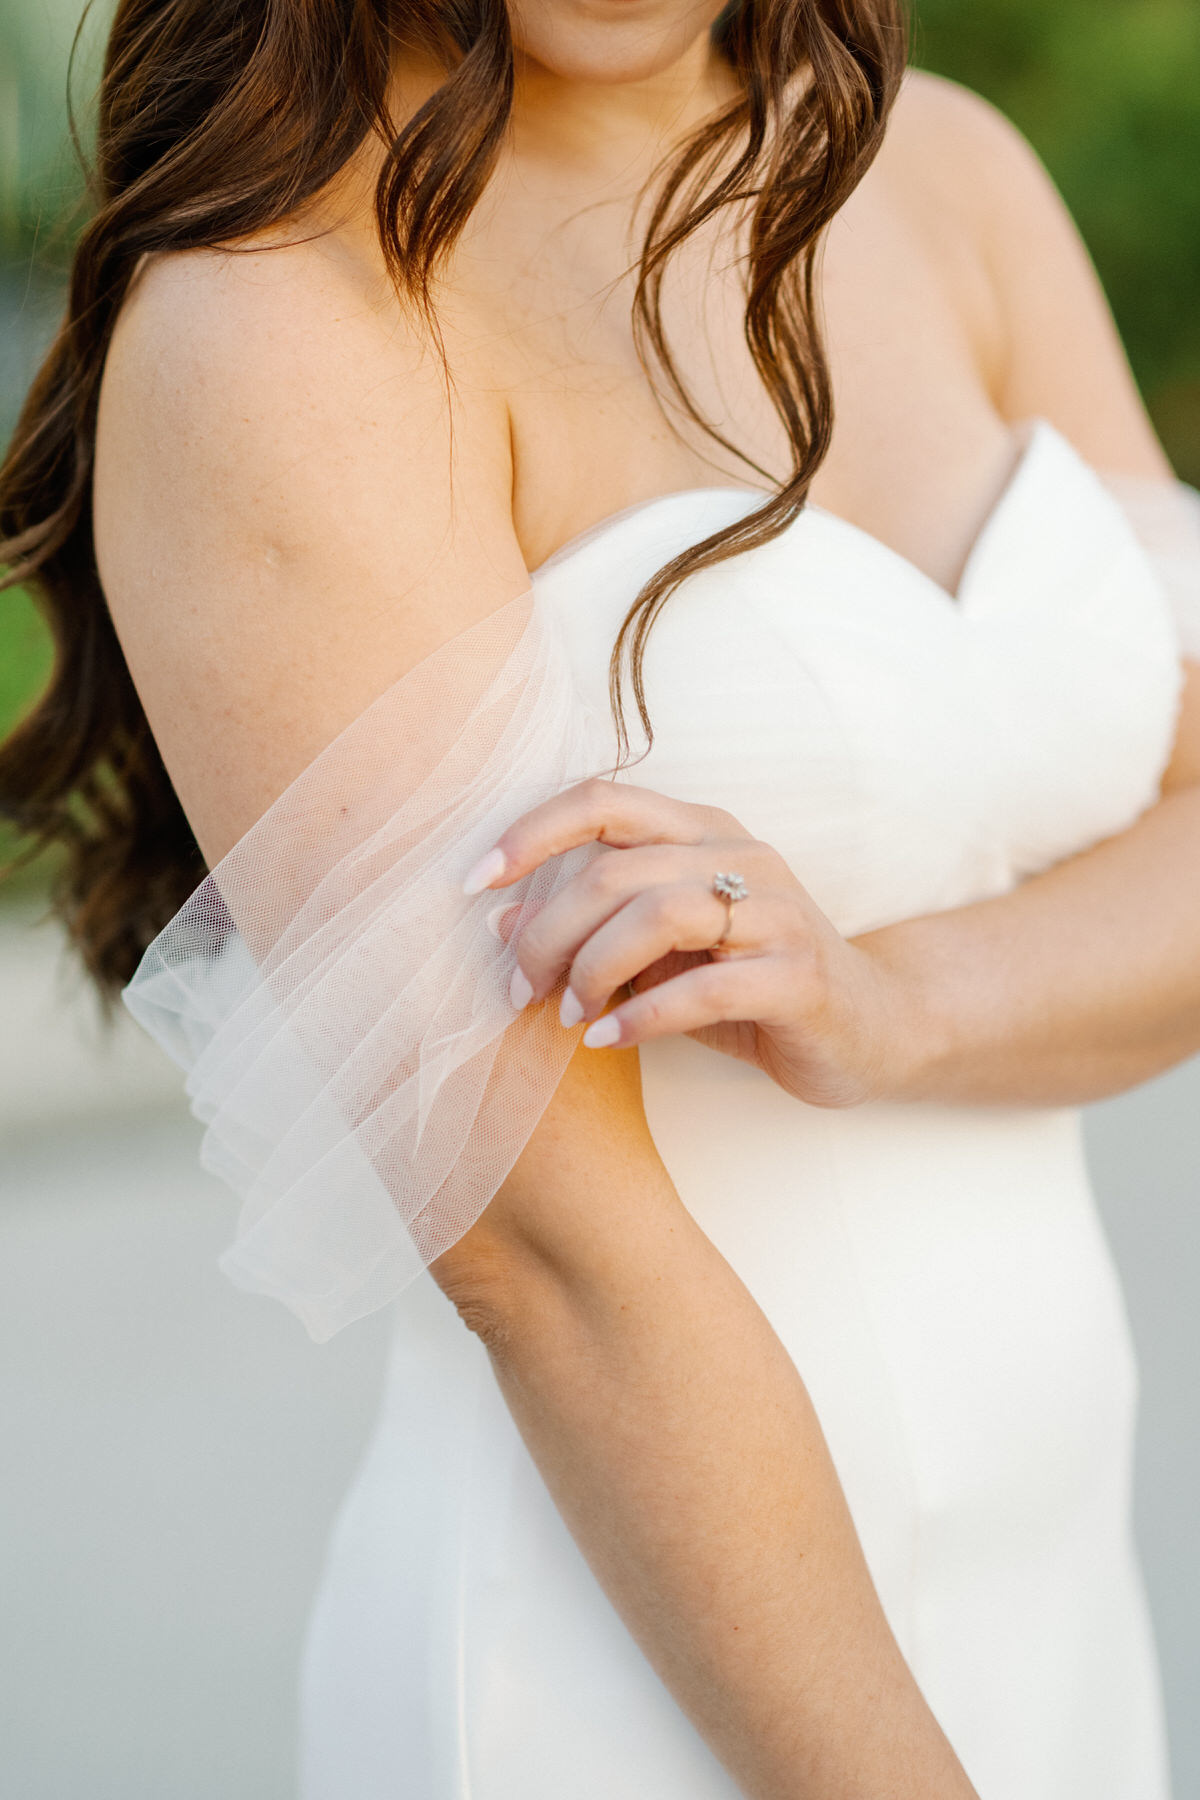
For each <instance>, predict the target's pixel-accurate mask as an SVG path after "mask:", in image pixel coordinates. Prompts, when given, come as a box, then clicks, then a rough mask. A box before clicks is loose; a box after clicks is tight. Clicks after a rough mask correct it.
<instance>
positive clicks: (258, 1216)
mask: <svg viewBox="0 0 1200 1800" xmlns="http://www.w3.org/2000/svg"><path fill="white" fill-rule="evenodd" d="M610 754H611V737H610V734H609V732H608V730H606V729H605V728H604V726H602V724H601V722H600V721H599V720H598V719H597V718H596V717H595V715H594V714H592V713H590V712H589V711H588V709H587V708H586V706H584V705H583V704H582V703H581V701H580V698H579V695H578V692H577V689H576V686H575V684H574V682H573V680H572V676H571V672H570V668H569V665H568V663H567V660H566V656H565V652H564V648H563V646H562V644H561V642H560V641H559V640H558V638H557V635H556V632H555V630H554V629H553V626H552V624H551V623H550V622H548V621H547V620H546V619H544V618H543V617H542V616H541V613H540V612H539V608H538V605H537V601H536V598H535V595H534V593H533V591H532V590H530V592H528V593H526V594H525V595H522V596H521V597H520V598H519V599H517V600H514V601H512V602H510V603H509V604H508V605H506V606H504V607H502V608H500V610H499V611H497V612H496V613H493V614H492V615H491V616H490V617H488V618H487V619H485V620H484V621H483V622H482V623H480V624H478V625H475V626H473V627H471V628H470V629H469V630H467V631H465V632H463V633H462V634H461V635H460V636H458V637H456V638H454V639H453V640H452V641H451V642H449V643H448V644H446V645H444V646H443V647H442V648H440V649H439V650H436V651H435V652H434V653H433V654H432V655H431V656H429V657H428V658H426V659H425V660H424V661H423V662H422V663H420V664H419V665H418V666H417V667H416V668H415V669H413V670H412V671H411V672H410V673H409V674H408V675H406V676H404V677H403V678H402V679H401V680H400V681H398V682H396V683H395V685H394V686H392V687H390V688H389V689H388V690H387V691H386V692H385V693H383V694H382V695H381V696H380V697H379V699H377V700H376V701H375V702H374V703H373V704H372V705H371V706H370V707H369V708H368V709H367V710H366V712H364V713H363V714H362V715H361V716H360V717H359V718H357V719H356V720H355V721H354V722H353V723H352V724H351V725H350V726H349V727H348V728H347V729H346V730H345V731H343V732H342V733H341V735H340V736H339V737H337V738H336V739H335V740H334V742H333V743H331V744H330V745H329V746H328V748H327V749H326V750H325V751H324V752H323V753H322V754H321V755H320V756H319V757H318V758H317V759H316V761H315V762H313V763H312V764H311V765H310V766H309V767H308V768H307V769H305V770H304V772H303V773H302V774H301V775H300V776H299V777H298V778H297V779H296V780H295V781H294V782H293V783H292V784H291V786H290V787H289V788H287V790H286V791H285V792H284V793H283V794H282V795H280V797H279V798H278V799H277V800H276V801H275V803H274V804H273V805H272V806H271V808H270V809H269V811H267V812H266V813H265V814H264V816H263V817H262V818H261V819H260V820H259V821H258V823H257V824H256V825H254V826H253V828H252V829H251V830H250V831H249V832H247V834H246V836H245V837H244V838H242V839H241V840H240V842H239V843H237V844H236V845H235V846H234V848H233V849H232V850H231V851H230V852H229V854H228V855H227V856H225V857H224V858H223V860H222V861H221V862H220V863H218V865H217V866H216V867H215V868H214V869H213V871H212V873H211V874H210V875H209V876H208V878H207V879H206V880H205V882H204V883H203V885H202V886H201V887H200V888H199V889H198V890H197V891H196V893H195V894H193V895H192V897H191V899H190V900H188V902H187V903H186V905H185V906H184V907H183V908H182V910H181V911H180V912H179V913H178V914H177V915H176V916H175V918H174V919H172V920H171V922H170V923H169V924H168V925H167V926H166V927H165V929H164V930H163V931H162V932H161V933H160V934H159V936H158V937H157V938H156V939H155V941H154V942H153V944H152V945H151V946H150V948H149V949H148V951H147V952H146V954H145V956H144V958H143V960H142V962H141V964H140V966H139V968H138V970H137V972H136V974H135V975H134V977H133V980H132V981H131V983H130V984H129V986H128V987H127V988H126V990H125V994H124V999H125V1004H126V1005H127V1007H128V1009H129V1011H130V1012H131V1013H132V1014H133V1015H134V1017H135V1018H136V1019H138V1020H139V1021H140V1023H141V1024H142V1025H143V1026H144V1027H145V1028H146V1029H147V1030H148V1031H149V1032H150V1033H151V1035H152V1036H153V1037H155V1038H156V1039H157V1040H158V1041H159V1043H161V1044H162V1045H163V1046H164V1048H165V1049H166V1050H167V1051H168V1052H169V1053H170V1054H171V1055H172V1056H173V1057H174V1058H175V1060H176V1061H177V1062H178V1063H180V1065H181V1066H182V1067H183V1068H184V1069H185V1070H186V1072H187V1091H188V1094H189V1097H190V1101H191V1106H192V1110H193V1112H194V1113H195V1114H196V1116H197V1117H198V1118H199V1119H200V1120H201V1121H202V1122H203V1123H204V1125H205V1127H206V1130H205V1135H204V1141H203V1149H202V1157H203V1161H204V1163H205V1164H206V1166H207V1167H208V1168H210V1169H212V1170H213V1171H214V1172H215V1173H216V1174H218V1175H219V1176H221V1177H222V1178H223V1179H224V1180H225V1181H226V1182H228V1183H229V1185H230V1186H231V1187H233V1188H234V1189H235V1190H236V1192H237V1193H238V1194H239V1195H240V1196H241V1198H242V1202H243V1204H242V1209H241V1216H240V1220H239V1225H238V1230H237V1234H236V1238H235V1241H234V1242H233V1244H232V1245H231V1246H230V1248H229V1249H228V1250H227V1251H226V1253H225V1254H224V1256H223V1257H222V1259H221V1266H222V1268H223V1269H224V1271H225V1273H226V1274H227V1275H229V1276H230V1277H231V1278H232V1280H234V1281H235V1282H236V1283H237V1284H238V1285H239V1286H241V1287H244V1288H248V1289H251V1290H253V1291H256V1292H260V1293H264V1294H271V1295H274V1296H275V1297H276V1298H278V1299H280V1300H282V1301H284V1302H285V1303H286V1304H287V1305H288V1306H290V1307H291V1308H292V1309H293V1310H294V1311H295V1312H296V1313H297V1314H298V1315H299V1317H300V1318H301V1319H302V1320H303V1322H304V1324H305V1326H306V1327H307V1329H308V1330H309V1332H310V1333H311V1335H312V1336H313V1337H314V1338H316V1339H318V1340H324V1339H326V1338H328V1337H330V1336H332V1334H333V1333H334V1332H336V1331H338V1330H339V1329H340V1328H341V1327H342V1326H344V1325H346V1324H348V1323H349V1322H350V1321H351V1320H352V1319H355V1318H358V1317H361V1316H362V1315H363V1314H365V1313H368V1312H371V1311H374V1310H375V1309H376V1308H378V1307H380V1306H383V1305H385V1304H386V1303H387V1302H389V1301H390V1300H392V1299H393V1298H394V1297H395V1296H396V1295H397V1294H398V1293H399V1292H400V1291H401V1289H402V1288H403V1287H405V1286H406V1284H407V1283H408V1282H410V1281H411V1280H413V1279H414V1278H415V1277H416V1276H418V1275H419V1274H420V1273H421V1272H422V1271H423V1270H424V1268H425V1267H426V1266H427V1265H428V1263H429V1262H431V1261H432V1260H433V1259H434V1258H435V1257H436V1256H438V1255H440V1254H441V1252H442V1251H444V1250H446V1249H447V1248H448V1247H449V1246H450V1245H451V1244H453V1243H454V1242H455V1241H456V1240H457V1239H458V1238H459V1237H461V1236H462V1234H463V1233H464V1232H465V1231H466V1230H467V1229H468V1227H469V1226H470V1225H471V1224H472V1223H473V1222H474V1221H475V1220H476V1219H477V1218H478V1217H479V1215H480V1213H481V1212H482V1211H483V1209H484V1207H485V1206H486V1205H487V1203H488V1201H489V1199H490V1198H491V1197H492V1195H493V1194H494V1193H495V1191H496V1189H497V1188H498V1187H499V1185H500V1184H501V1182H502V1181H503V1180H504V1178H505V1176H506V1175H507V1173H508V1172H509V1170H510V1169H511V1167H512V1165H513V1163H514V1162H515V1161H516V1159H517V1157H518V1156H519V1154H520V1152H521V1149H522V1148H523V1146H524V1144H525V1143H526V1141H527V1140H528V1138H529V1136H530V1134H531V1133H532V1131H533V1129H534V1127H535V1126H536V1124H537V1121H538V1119H539V1118H540V1117H541V1115H542V1113H543V1112H544V1110H545V1108H546V1106H547V1104H548V1102H549V1100H550V1098H551V1096H552V1094H553V1092H554V1089H555V1087H556V1086H557V1084H558V1081H559V1079H560V1078H561V1076H562V1073H563V1070H564V1069H565V1067H566V1064H567V1061H568V1059H569V1057H570V1055H571V1052H572V1051H573V1050H574V1048H575V1042H576V1038H577V1035H578V1033H577V1032H573V1031H565V1030H564V1029H563V1027H562V1026H561V1025H560V1024H559V1022H558V1014H557V1006H556V1005H554V1004H553V1003H552V1002H547V1003H543V1004H542V1005H540V1006H533V1007H530V1008H527V1009H526V1011H524V1012H522V1013H516V1014H515V1013H514V1012H513V1009H512V1006H511V1004H510V1002H509V998H508V985H509V978H510V975H511V973H512V969H513V966H514V963H515V954H514V952H513V950H512V949H511V948H509V947H508V946H507V944H506V943H505V942H502V941H501V939H500V938H499V937H498V936H497V935H496V934H495V931H494V929H493V928H492V927H490V926H489V923H488V919H489V914H491V913H493V912H494V911H495V909H496V907H497V905H498V903H500V902H509V903H515V902H518V901H519V902H520V904H521V908H522V911H521V913H520V914H519V915H518V917H517V919H516V928H517V929H518V930H519V929H520V928H521V927H522V926H523V925H524V924H525V923H526V921H527V919H528V918H529V917H531V916H532V915H533V914H534V913H535V912H536V911H537V910H538V909H539V908H540V907H542V906H543V905H545V903H546V901H547V900H548V899H549V897H550V895H551V894H552V893H553V892H554V891H555V890H556V889H557V888H558V887H560V886H561V885H562V884H563V883H564V882H566V881H567V880H569V879H570V878H571V876H572V875H574V874H575V873H576V872H577V871H578V870H579V869H580V868H581V867H582V866H583V864H584V863H585V862H586V861H587V860H588V858H589V856H590V855H592V854H594V853H595V851H594V847H588V848H586V849H582V850H578V851H573V852H571V853H570V854H568V855H566V856H563V857H559V858H555V859H553V860H552V861H551V862H550V863H548V864H546V865H544V866H543V867H542V868H541V869H539V870H537V871H536V872H535V873H534V874H533V875H531V876H529V877H527V878H526V879H525V880H523V881H521V882H519V883H517V884H514V886H513V887H512V888H507V889H504V890H502V891H485V892H484V893H482V894H480V895H478V896H475V897H473V898H467V897H466V896H464V894H463V892H462V884H463V879H464V876H465V875H466V873H467V870H468V869H469V868H470V866H471V865H472V864H473V863H474V862H475V860H476V859H477V858H478V857H479V856H481V855H482V854H483V852H484V851H485V850H487V849H489V848H490V846H491V845H492V844H493V843H494V842H495V840H496V838H497V837H498V836H499V835H500V833H501V832H502V831H503V830H504V828H505V826H507V825H508V824H510V823H511V822H512V820H513V819H515V818H517V817H518V816H519V815H520V814H521V813H523V812H525V811H526V810H527V809H528V808H529V807H530V806H533V805H535V804H536V803H537V802H538V801H539V800H542V799H544V798H546V797H548V796H549V795H551V794H553V793H556V792H559V791H561V790H562V788H564V787H566V786H569V785H570V784H571V783H572V782H575V781H578V780H581V779H583V778H584V777H585V776H588V775H593V774H601V773H604V772H606V763H605V758H606V756H609V755H610ZM509 935H510V937H511V935H512V934H511V933H510V934H509Z"/></svg>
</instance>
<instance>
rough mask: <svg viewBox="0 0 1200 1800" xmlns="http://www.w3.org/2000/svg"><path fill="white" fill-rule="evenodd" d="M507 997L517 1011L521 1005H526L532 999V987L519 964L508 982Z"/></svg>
mask: <svg viewBox="0 0 1200 1800" xmlns="http://www.w3.org/2000/svg"><path fill="white" fill-rule="evenodd" d="M508 997H509V999H510V1000H511V1001H512V1003H513V1008H514V1010H515V1011H517V1012H520V1010H521V1008H522V1007H523V1006H528V1005H529V1002H530V1001H531V1000H532V999H533V988H532V986H531V985H530V982H529V979H528V977H527V976H526V974H525V971H524V969H522V968H521V967H520V966H519V965H518V967H517V968H515V969H514V970H513V972H512V980H511V981H510V982H509V984H508Z"/></svg>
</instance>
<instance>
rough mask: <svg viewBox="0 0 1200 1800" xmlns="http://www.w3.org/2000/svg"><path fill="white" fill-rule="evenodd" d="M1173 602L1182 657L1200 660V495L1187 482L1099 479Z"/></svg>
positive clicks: (1129, 477)
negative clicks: (1127, 521)
mask: <svg viewBox="0 0 1200 1800" xmlns="http://www.w3.org/2000/svg"><path fill="white" fill-rule="evenodd" d="M1101 479H1102V481H1103V482H1104V485H1105V486H1106V487H1107V488H1108V490H1109V492H1110V493H1111V494H1112V496H1113V498H1114V499H1115V500H1117V501H1118V502H1119V503H1120V505H1121V506H1122V507H1123V508H1124V511H1125V514H1126V517H1127V518H1128V520H1129V523H1130V525H1131V526H1132V527H1133V531H1134V534H1135V535H1136V537H1137V539H1138V541H1139V542H1140V544H1141V546H1142V549H1143V550H1144V551H1145V552H1146V555H1147V556H1148V558H1149V559H1150V561H1151V563H1152V564H1153V565H1154V568H1155V569H1156V571H1157V573H1158V576H1159V579H1160V581H1161V582H1162V584H1163V587H1164V589H1165V590H1166V594H1167V598H1168V599H1169V600H1170V602H1171V610H1172V612H1173V613H1174V615H1175V623H1176V627H1177V629H1178V632H1179V647H1180V649H1181V650H1182V652H1183V654H1184V655H1185V656H1187V657H1190V658H1192V659H1193V660H1195V661H1197V662H1200V493H1197V491H1196V489H1195V488H1193V487H1189V486H1188V484H1187V483H1186V482H1185V481H1169V480H1168V481H1155V480H1146V479H1143V478H1141V477H1138V476H1133V475H1113V474H1108V473H1104V474H1102V475H1101Z"/></svg>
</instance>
